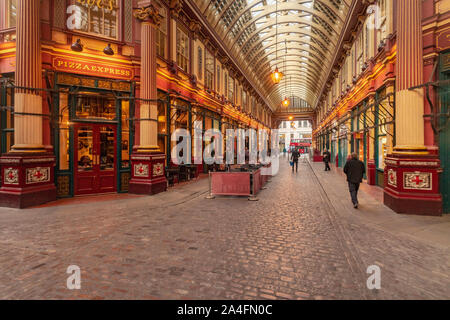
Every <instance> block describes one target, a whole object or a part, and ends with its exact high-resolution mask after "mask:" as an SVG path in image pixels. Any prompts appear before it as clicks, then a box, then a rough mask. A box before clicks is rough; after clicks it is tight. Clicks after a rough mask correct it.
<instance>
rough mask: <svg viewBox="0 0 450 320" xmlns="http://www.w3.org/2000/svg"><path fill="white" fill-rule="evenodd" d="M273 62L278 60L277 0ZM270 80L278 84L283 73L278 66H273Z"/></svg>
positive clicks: (276, 6)
mask: <svg viewBox="0 0 450 320" xmlns="http://www.w3.org/2000/svg"><path fill="white" fill-rule="evenodd" d="M275 11H276V12H275V20H276V21H275V28H276V31H275V63H277V62H278V0H276V4H275ZM271 77H272V81H273V83H275V84H279V83H280V81H281V79H282V78H283V73H281V72H280V71H279V70H278V66H275V70H274V71H273V72H272V75H271Z"/></svg>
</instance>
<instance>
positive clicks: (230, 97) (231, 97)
mask: <svg viewBox="0 0 450 320" xmlns="http://www.w3.org/2000/svg"><path fill="white" fill-rule="evenodd" d="M228 80H229V81H228V100H230V101H231V103H234V79H233V78H232V77H229V78H228Z"/></svg>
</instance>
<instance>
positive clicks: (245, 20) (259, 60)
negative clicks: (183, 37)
mask: <svg viewBox="0 0 450 320" xmlns="http://www.w3.org/2000/svg"><path fill="white" fill-rule="evenodd" d="M197 2H198V3H200V4H199V6H200V7H201V8H202V9H203V14H204V16H205V17H206V19H207V20H208V22H209V24H210V25H211V26H213V27H214V29H215V31H216V33H217V34H218V35H219V37H220V38H221V40H222V41H223V43H224V45H225V47H226V49H227V51H228V53H229V54H230V55H231V56H233V58H234V59H235V60H236V61H237V63H238V64H239V67H240V69H241V70H242V72H243V73H244V76H245V77H247V78H248V79H249V80H251V81H252V82H253V84H254V85H256V86H257V87H258V89H259V91H260V92H261V93H262V94H263V95H265V96H266V97H267V101H269V103H270V104H271V105H270V107H271V108H272V110H276V109H277V108H278V106H279V105H280V103H281V101H282V99H283V98H284V96H285V95H288V94H289V93H291V92H292V93H295V95H297V96H298V97H299V99H302V100H303V101H306V102H307V103H308V104H309V105H316V102H317V99H318V95H319V92H318V91H319V90H320V88H321V87H322V86H323V84H324V82H325V81H326V77H327V74H328V72H329V70H330V68H331V61H332V56H333V53H334V51H335V50H336V46H337V43H338V40H339V37H340V34H341V32H342V28H343V26H344V21H345V19H346V17H347V14H348V12H349V4H350V2H351V1H350V0H211V1H207V0H197ZM284 44H286V45H284ZM275 67H278V68H279V69H280V70H281V71H282V72H283V73H284V79H283V80H282V81H281V82H280V83H279V84H274V83H273V82H272V81H271V77H270V74H271V72H272V71H273V70H274V69H275ZM294 91H295V92H294Z"/></svg>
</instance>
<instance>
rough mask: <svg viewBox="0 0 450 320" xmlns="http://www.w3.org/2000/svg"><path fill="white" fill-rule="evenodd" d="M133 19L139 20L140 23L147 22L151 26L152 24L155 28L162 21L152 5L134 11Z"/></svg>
mask: <svg viewBox="0 0 450 320" xmlns="http://www.w3.org/2000/svg"><path fill="white" fill-rule="evenodd" d="M134 17H135V18H137V19H139V20H141V21H142V22H149V23H151V24H154V25H155V26H159V25H160V24H161V20H162V16H161V15H160V14H159V13H158V10H157V9H156V8H155V7H154V6H153V5H149V6H147V7H144V8H138V9H136V10H135V11H134Z"/></svg>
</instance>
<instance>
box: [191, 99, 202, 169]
mask: <svg viewBox="0 0 450 320" xmlns="http://www.w3.org/2000/svg"><path fill="white" fill-rule="evenodd" d="M203 116H204V114H203V111H202V109H201V108H199V107H197V108H193V109H192V124H191V128H192V133H191V136H192V157H194V160H196V162H201V161H202V158H203V156H202V152H203V148H202V146H203V133H204V130H203ZM196 134H197V136H196ZM196 150H197V152H196ZM196 155H199V158H197V159H195V156H196Z"/></svg>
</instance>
